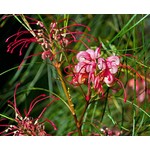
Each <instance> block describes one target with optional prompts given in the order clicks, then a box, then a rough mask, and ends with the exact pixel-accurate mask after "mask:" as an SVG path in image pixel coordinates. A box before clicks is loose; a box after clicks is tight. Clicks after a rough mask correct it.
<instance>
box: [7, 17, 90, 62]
mask: <svg viewBox="0 0 150 150" xmlns="http://www.w3.org/2000/svg"><path fill="white" fill-rule="evenodd" d="M24 19H25V20H26V22H28V23H27V24H26V22H25V24H26V26H27V28H28V30H19V31H18V32H17V33H16V34H14V35H12V36H10V37H9V38H7V39H6V42H7V43H9V44H8V46H7V52H10V53H13V51H14V50H15V49H16V48H17V47H18V46H19V48H20V50H19V55H22V51H23V49H24V48H27V47H28V45H29V44H30V43H33V42H34V43H38V44H39V45H41V47H42V49H43V51H42V52H41V55H42V59H46V58H50V60H53V59H54V58H57V57H55V56H56V55H58V54H59V53H60V52H61V51H62V49H64V48H65V47H67V46H68V45H69V44H71V43H72V42H77V41H79V39H80V38H81V37H84V35H86V38H85V39H86V40H87V41H89V37H90V38H91V36H90V35H89V34H86V33H84V32H82V31H78V30H75V31H71V29H72V27H78V26H80V27H83V28H86V29H88V30H90V28H89V27H87V26H85V25H83V24H78V23H76V22H74V21H72V22H73V23H72V24H71V25H68V26H64V21H65V19H63V20H59V21H57V22H56V21H53V22H51V23H50V25H49V29H47V28H46V27H45V25H44V24H43V23H42V22H41V21H38V20H36V19H34V18H30V17H28V16H24V18H23V20H24ZM33 25H34V26H33ZM35 26H36V28H35ZM58 48H59V49H61V51H59V52H58V50H57V52H56V49H58ZM32 56H34V55H32Z"/></svg>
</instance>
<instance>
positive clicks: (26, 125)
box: [0, 84, 58, 136]
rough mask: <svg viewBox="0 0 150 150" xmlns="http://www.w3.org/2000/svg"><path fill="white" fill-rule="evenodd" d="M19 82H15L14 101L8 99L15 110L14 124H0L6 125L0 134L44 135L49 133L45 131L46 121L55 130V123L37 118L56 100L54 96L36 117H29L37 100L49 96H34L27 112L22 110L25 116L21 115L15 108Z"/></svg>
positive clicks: (40, 117) (39, 100)
mask: <svg viewBox="0 0 150 150" xmlns="http://www.w3.org/2000/svg"><path fill="white" fill-rule="evenodd" d="M19 85H20V84H17V86H16V89H15V92H14V103H12V102H11V101H9V104H10V105H11V106H12V108H13V109H14V111H15V119H14V121H15V125H6V124H5V125H0V126H4V127H7V128H6V129H5V130H4V131H2V132H1V133H0V134H2V135H14V136H28V135H30V136H44V135H49V134H47V133H46V131H45V126H44V123H45V122H48V123H50V124H51V125H52V126H53V128H54V130H57V128H56V125H55V124H54V123H53V122H52V121H51V120H49V119H47V118H45V119H44V121H42V122H40V121H39V120H40V119H42V118H43V117H42V116H43V114H44V112H45V111H46V109H47V108H48V107H49V106H50V105H51V104H52V103H53V102H54V101H56V100H58V99H57V98H55V99H54V100H53V101H51V102H50V103H49V104H47V106H46V107H44V109H43V110H42V112H41V113H40V114H39V115H38V117H37V118H36V119H34V118H32V117H30V113H31V111H32V109H33V108H34V107H35V105H36V104H38V103H39V102H41V101H43V100H45V99H47V98H49V96H46V95H45V94H41V95H39V96H38V97H36V98H35V99H34V100H33V101H32V102H31V104H30V106H29V110H28V112H26V111H25V112H24V113H25V116H22V115H21V113H20V111H19V110H18V108H17V104H16V90H17V88H18V86H19Z"/></svg>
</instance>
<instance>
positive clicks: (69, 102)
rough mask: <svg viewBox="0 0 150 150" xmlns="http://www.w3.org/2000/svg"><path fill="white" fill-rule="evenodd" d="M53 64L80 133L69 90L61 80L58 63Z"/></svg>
mask: <svg viewBox="0 0 150 150" xmlns="http://www.w3.org/2000/svg"><path fill="white" fill-rule="evenodd" d="M54 66H55V67H56V70H57V73H58V75H59V78H60V81H61V85H62V88H63V90H64V93H65V95H66V98H67V100H68V104H69V108H70V111H71V113H72V115H73V117H74V120H75V123H76V126H77V129H78V133H79V135H82V132H81V124H80V122H79V121H78V119H77V116H76V113H75V109H74V104H73V103H72V98H71V96H70V94H69V91H68V89H67V87H66V84H65V82H64V80H63V77H62V73H61V70H60V64H59V63H57V62H55V64H54Z"/></svg>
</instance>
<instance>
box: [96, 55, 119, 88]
mask: <svg viewBox="0 0 150 150" xmlns="http://www.w3.org/2000/svg"><path fill="white" fill-rule="evenodd" d="M119 64H120V59H119V57H118V56H110V57H108V58H107V59H106V60H105V59H103V58H99V59H98V68H99V69H100V70H101V71H102V72H103V73H101V75H102V76H103V78H104V82H105V83H106V84H107V85H108V86H112V84H113V82H114V79H115V77H114V74H116V73H117V71H118V67H119Z"/></svg>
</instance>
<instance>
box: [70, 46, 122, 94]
mask: <svg viewBox="0 0 150 150" xmlns="http://www.w3.org/2000/svg"><path fill="white" fill-rule="evenodd" d="M76 58H77V60H78V63H77V64H76V65H75V67H74V70H73V79H72V83H73V84H75V85H80V84H83V83H87V84H88V88H90V86H91V83H92V85H93V87H94V89H95V90H97V91H98V93H103V84H104V83H105V84H106V85H107V86H109V87H111V86H112V85H113V84H114V81H115V74H116V73H117V71H118V67H119V64H120V59H119V57H118V56H110V57H108V58H106V59H104V58H102V57H101V55H100V48H97V49H96V50H95V51H94V50H92V49H88V50H86V51H80V52H79V53H78V54H77V55H76Z"/></svg>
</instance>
